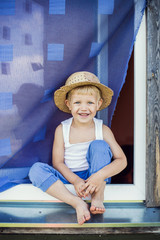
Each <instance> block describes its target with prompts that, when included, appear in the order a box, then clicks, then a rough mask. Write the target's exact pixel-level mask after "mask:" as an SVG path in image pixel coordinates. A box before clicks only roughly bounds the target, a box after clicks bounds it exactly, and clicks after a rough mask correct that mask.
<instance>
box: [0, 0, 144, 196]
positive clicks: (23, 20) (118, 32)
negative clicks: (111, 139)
mask: <svg viewBox="0 0 160 240" xmlns="http://www.w3.org/2000/svg"><path fill="white" fill-rule="evenodd" d="M145 4H146V3H145V0H7V1H6V0H0V191H4V190H6V189H8V188H10V187H12V186H14V185H16V184H19V183H25V182H28V181H29V180H28V171H29V168H30V167H31V166H32V164H34V163H35V162H37V161H41V162H46V163H49V164H51V157H52V156H51V155H52V144H53V138H54V130H55V128H56V126H57V125H58V124H59V123H60V122H61V121H62V120H64V119H66V118H68V117H70V116H69V115H68V114H65V113H62V112H60V111H59V110H58V109H57V108H56V106H55V105H54V102H53V93H54V91H55V90H56V89H57V88H59V87H60V86H62V85H63V84H64V82H65V80H66V78H67V77H68V76H69V75H70V74H72V73H74V72H76V71H90V72H93V73H95V74H96V75H97V76H98V77H99V78H100V80H101V82H102V83H103V84H105V85H107V86H109V87H111V88H112V89H113V91H114V97H113V101H112V104H111V105H110V106H109V108H108V109H106V110H103V111H102V112H101V113H100V114H99V116H98V117H102V118H103V120H104V122H105V123H106V124H108V125H110V124H111V119H112V116H113V113H114V109H115V106H116V102H117V98H118V96H119V93H120V91H121V88H122V86H123V84H124V81H125V76H126V72H127V67H128V62H129V58H130V55H131V52H132V49H133V45H134V41H135V38H136V34H137V32H138V29H139V26H140V22H141V19H142V16H143V12H144V9H145Z"/></svg>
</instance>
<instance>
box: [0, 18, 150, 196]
mask: <svg viewBox="0 0 160 240" xmlns="http://www.w3.org/2000/svg"><path fill="white" fill-rule="evenodd" d="M134 86H135V89H134V92H135V96H134V99H135V100H134V101H135V102H134V113H135V114H134V115H135V117H134V183H133V184H110V185H109V184H108V185H107V186H106V189H105V194H104V200H105V201H113V200H114V201H115V200H116V201H143V200H145V172H146V171H145V169H146V164H145V162H146V156H145V154H146V19H145V14H144V16H143V20H142V23H141V26H140V29H139V32H138V34H137V38H136V42H135V46H134ZM66 186H67V188H68V189H69V190H70V191H71V192H73V193H75V191H74V187H73V185H71V184H67V185H66ZM2 200H3V201H4V200H5V201H8V200H9V201H12V200H23V201H24V200H26V201H27V200H30V201H55V200H56V199H55V198H53V197H51V196H49V195H48V194H46V193H44V192H42V191H41V190H40V189H38V188H36V187H34V186H32V185H31V184H20V185H17V186H15V187H14V188H11V189H8V190H6V191H4V192H2V193H1V194H0V201H2Z"/></svg>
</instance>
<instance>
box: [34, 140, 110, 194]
mask: <svg viewBox="0 0 160 240" xmlns="http://www.w3.org/2000/svg"><path fill="white" fill-rule="evenodd" d="M86 157H87V161H88V164H89V168H88V169H87V170H84V171H79V172H74V173H75V174H76V175H78V176H79V177H80V178H82V179H84V180H86V179H87V178H88V177H89V176H91V175H92V174H93V173H96V172H98V171H99V170H100V169H102V168H103V167H105V166H106V165H108V164H109V163H110V162H111V158H112V152H111V149H110V147H109V145H108V144H107V143H106V142H105V141H103V140H95V141H93V142H91V143H90V145H89V148H88V151H87V155H86ZM29 178H30V181H31V182H32V184H33V185H34V186H36V187H38V188H40V189H41V190H42V191H44V192H45V191H46V190H47V189H48V188H49V187H50V186H51V185H52V184H53V183H55V182H56V181H57V180H61V181H62V182H63V183H64V184H69V182H68V181H67V179H66V178H64V177H63V175H62V174H61V173H60V172H58V171H57V170H56V169H54V168H53V167H51V166H49V165H48V164H46V163H41V162H37V163H35V164H34V165H33V166H32V167H31V169H30V172H29ZM105 181H106V183H110V182H111V178H107V179H105Z"/></svg>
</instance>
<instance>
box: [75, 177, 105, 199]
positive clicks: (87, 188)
mask: <svg viewBox="0 0 160 240" xmlns="http://www.w3.org/2000/svg"><path fill="white" fill-rule="evenodd" d="M103 182H104V180H103V179H102V177H100V176H99V174H98V173H94V174H92V175H91V176H90V177H89V178H88V179H86V180H83V179H79V180H77V181H76V182H75V183H74V187H75V190H76V193H77V195H78V196H79V197H84V198H85V197H87V196H88V195H89V194H93V193H94V192H95V193H96V192H98V191H99V189H100V187H101V186H102V184H103Z"/></svg>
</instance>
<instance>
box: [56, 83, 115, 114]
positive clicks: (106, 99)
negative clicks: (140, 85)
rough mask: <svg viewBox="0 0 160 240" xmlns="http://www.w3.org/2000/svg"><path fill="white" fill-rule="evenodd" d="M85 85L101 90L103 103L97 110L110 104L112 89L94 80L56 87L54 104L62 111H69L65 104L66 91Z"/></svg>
mask: <svg viewBox="0 0 160 240" xmlns="http://www.w3.org/2000/svg"><path fill="white" fill-rule="evenodd" d="M87 85H90V86H95V87H97V88H98V89H99V90H100V91H101V96H102V99H103V103H102V105H101V107H100V109H99V111H100V110H102V109H104V108H106V107H108V106H109V105H110V103H111V100H112V96H113V91H112V90H111V89H110V88H109V87H107V86H105V85H104V84H102V83H95V82H94V83H93V82H88V81H86V82H77V83H73V84H71V85H68V86H67V85H65V86H63V87H61V88H60V89H58V90H57V91H55V93H54V102H55V104H56V106H57V107H58V108H59V109H60V110H61V111H63V112H66V113H71V111H70V110H69V109H68V107H67V106H66V104H65V100H66V96H67V93H68V92H69V91H71V90H72V89H74V88H76V87H80V86H87Z"/></svg>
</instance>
